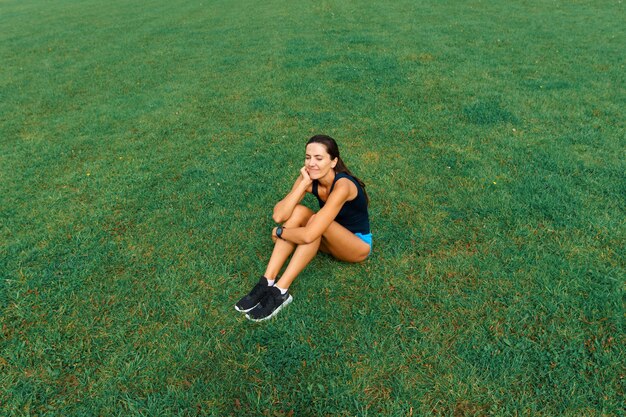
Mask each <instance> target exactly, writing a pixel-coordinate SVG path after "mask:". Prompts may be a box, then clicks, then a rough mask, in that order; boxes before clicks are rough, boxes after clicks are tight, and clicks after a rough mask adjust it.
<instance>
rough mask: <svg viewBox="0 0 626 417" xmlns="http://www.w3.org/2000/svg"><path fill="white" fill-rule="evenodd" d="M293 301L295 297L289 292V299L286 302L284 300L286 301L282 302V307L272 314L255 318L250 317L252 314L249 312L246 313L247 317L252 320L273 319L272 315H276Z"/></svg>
mask: <svg viewBox="0 0 626 417" xmlns="http://www.w3.org/2000/svg"><path fill="white" fill-rule="evenodd" d="M292 301H293V297H292V296H291V294H289V298H287V299H286V300H285V302H284V303H282V304H281V305H280V307H278V308H277V309H276V310H274V311H272V314H270V315H269V316H267V317H263V318H262V319H253V318H252V317H250V315H249V314H246V318H247V319H248V320H251V321H265V320H269V319H271V318H272V317H274V316H275V315H276V314H278V312H279V311H280V310H282V309H283V308H285V307H287V306H288V305H289V304H291V302H292Z"/></svg>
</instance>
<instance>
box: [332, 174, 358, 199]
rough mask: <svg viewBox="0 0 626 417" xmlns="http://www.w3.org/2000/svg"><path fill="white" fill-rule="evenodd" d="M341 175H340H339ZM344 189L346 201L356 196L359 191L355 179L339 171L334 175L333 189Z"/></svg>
mask: <svg viewBox="0 0 626 417" xmlns="http://www.w3.org/2000/svg"><path fill="white" fill-rule="evenodd" d="M340 175H341V176H340ZM336 190H345V191H346V192H347V194H348V201H350V200H353V199H354V198H356V196H357V195H358V192H359V187H358V186H357V183H356V181H355V180H354V178H352V177H351V176H350V175H348V174H345V173H343V172H342V173H340V174H337V175H336V176H335V184H334V185H333V191H336Z"/></svg>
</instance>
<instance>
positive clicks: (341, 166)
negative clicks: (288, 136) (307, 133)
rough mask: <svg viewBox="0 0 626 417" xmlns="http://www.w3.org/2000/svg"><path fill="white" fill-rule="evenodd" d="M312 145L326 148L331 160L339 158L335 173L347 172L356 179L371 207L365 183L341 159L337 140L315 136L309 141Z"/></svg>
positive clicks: (324, 136) (325, 136)
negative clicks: (317, 144)
mask: <svg viewBox="0 0 626 417" xmlns="http://www.w3.org/2000/svg"><path fill="white" fill-rule="evenodd" d="M310 143H320V144H322V145H324V147H325V148H326V151H327V152H328V154H329V155H330V159H335V158H337V165H335V172H337V173H339V172H345V173H346V174H348V175H350V176H351V177H352V178H354V179H355V180H356V182H358V183H359V185H360V186H361V188H363V193H364V194H365V200H366V201H367V205H369V203H370V198H369V196H368V195H367V192H366V191H365V183H364V182H363V181H361V180H360V179H359V178H357V177H356V175H354V174H353V173H352V172H350V170H349V169H348V167H347V166H346V164H345V163H344V162H343V160H342V159H341V156H339V146H337V142H335V139H333V138H331V137H330V136H327V135H315V136H313V137H312V138H311V139H309V141H308V142H307V143H306V144H307V145H309V144H310Z"/></svg>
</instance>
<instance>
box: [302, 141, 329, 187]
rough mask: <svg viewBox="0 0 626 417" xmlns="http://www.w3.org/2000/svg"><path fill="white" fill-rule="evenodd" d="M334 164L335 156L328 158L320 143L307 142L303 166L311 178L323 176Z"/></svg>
mask: <svg viewBox="0 0 626 417" xmlns="http://www.w3.org/2000/svg"><path fill="white" fill-rule="evenodd" d="M335 165H337V158H335V159H330V154H329V153H328V151H327V150H326V147H325V146H324V145H322V144H321V143H309V144H308V145H307V146H306V153H305V160H304V166H305V167H306V170H307V172H308V173H309V177H311V179H312V180H317V179H320V178H322V177H324V176H325V175H326V174H328V173H329V172H330V171H331V170H332V169H333V168H335Z"/></svg>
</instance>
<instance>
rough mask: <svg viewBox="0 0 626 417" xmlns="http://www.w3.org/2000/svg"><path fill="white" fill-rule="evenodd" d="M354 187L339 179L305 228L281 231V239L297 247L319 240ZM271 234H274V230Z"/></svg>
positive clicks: (346, 180) (350, 183)
mask: <svg viewBox="0 0 626 417" xmlns="http://www.w3.org/2000/svg"><path fill="white" fill-rule="evenodd" d="M353 187H354V188H356V187H355V185H354V184H353V183H352V182H351V181H350V180H348V179H343V178H342V179H340V180H339V181H337V182H336V183H335V188H333V192H332V193H330V195H329V196H328V200H327V201H326V204H325V205H324V207H323V208H322V209H321V210H320V211H318V212H317V214H315V215H314V217H313V219H312V220H311V221H310V222H309V224H307V225H306V227H295V228H289V229H283V233H282V236H281V237H282V238H283V239H285V240H288V241H290V242H293V243H295V244H298V245H302V244H308V243H311V242H314V241H315V240H316V239H319V237H320V236H322V234H323V233H324V232H325V231H326V229H328V226H330V224H331V223H332V222H333V221H334V220H335V217H337V214H339V211H340V210H341V208H342V207H343V205H344V203H345V202H346V201H348V199H349V198H350V195H351V194H353V191H355V190H353V189H352V188H353ZM273 234H274V235H275V234H276V231H275V230H274V232H273Z"/></svg>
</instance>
